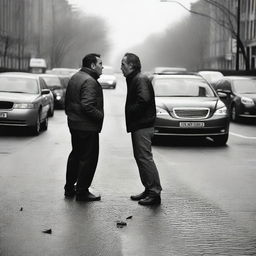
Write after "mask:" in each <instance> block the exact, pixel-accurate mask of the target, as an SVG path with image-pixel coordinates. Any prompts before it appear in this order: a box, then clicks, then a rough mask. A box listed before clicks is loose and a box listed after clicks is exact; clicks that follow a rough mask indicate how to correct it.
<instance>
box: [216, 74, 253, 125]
mask: <svg viewBox="0 0 256 256" xmlns="http://www.w3.org/2000/svg"><path fill="white" fill-rule="evenodd" d="M215 89H216V90H217V91H218V92H224V93H227V94H228V95H229V97H227V98H225V99H223V101H224V103H225V104H226V106H227V107H228V109H229V111H230V116H231V119H232V120H233V121H238V120H239V119H240V118H256V77H249V76H248V77H244V76H242V77H240V76H225V77H223V78H222V79H221V80H220V81H219V82H218V83H217V84H216V86H215Z"/></svg>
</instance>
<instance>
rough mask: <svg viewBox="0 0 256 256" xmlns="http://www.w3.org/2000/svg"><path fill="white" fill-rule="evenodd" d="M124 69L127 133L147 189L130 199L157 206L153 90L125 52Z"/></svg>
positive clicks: (136, 59)
mask: <svg viewBox="0 0 256 256" xmlns="http://www.w3.org/2000/svg"><path fill="white" fill-rule="evenodd" d="M121 70H122V72H123V75H124V76H125V77H126V83H127V97H126V104H125V118H126V128H127V132H131V139H132V146H133V154H134V158H135V160H136V163H137V166H138V169H139V173H140V178H141V182H142V184H143V186H144V187H145V190H144V191H143V192H142V193H141V194H139V195H134V196H131V199H132V200H135V201H138V202H139V204H141V205H157V204H160V203H161V196H160V193H161V190H162V187H161V184H160V178H159V174H158V170H157V167H156V165H155V163H154V160H153V155H152V152H151V140H152V137H153V134H154V122H155V118H156V106H155V95H154V90H153V87H152V84H151V81H150V80H149V78H148V77H147V76H145V75H143V74H141V63H140V59H139V57H138V56H137V55H135V54H133V53H126V54H125V55H124V57H123V59H122V64H121Z"/></svg>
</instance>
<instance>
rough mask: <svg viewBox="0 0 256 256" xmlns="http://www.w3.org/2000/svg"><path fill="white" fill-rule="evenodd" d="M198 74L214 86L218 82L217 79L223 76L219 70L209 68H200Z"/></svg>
mask: <svg viewBox="0 0 256 256" xmlns="http://www.w3.org/2000/svg"><path fill="white" fill-rule="evenodd" d="M198 74H199V75H200V76H202V77H203V78H204V79H205V80H206V81H207V82H208V83H209V84H211V85H212V86H214V85H215V84H216V83H217V82H218V80H220V79H221V78H222V77H223V74H222V73H221V72H219V71H211V70H209V71H207V70H202V71H199V72H198Z"/></svg>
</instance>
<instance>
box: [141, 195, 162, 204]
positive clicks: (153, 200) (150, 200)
mask: <svg viewBox="0 0 256 256" xmlns="http://www.w3.org/2000/svg"><path fill="white" fill-rule="evenodd" d="M139 204H140V205H159V204H161V197H160V196H150V195H149V196H147V197H145V198H143V199H141V200H139Z"/></svg>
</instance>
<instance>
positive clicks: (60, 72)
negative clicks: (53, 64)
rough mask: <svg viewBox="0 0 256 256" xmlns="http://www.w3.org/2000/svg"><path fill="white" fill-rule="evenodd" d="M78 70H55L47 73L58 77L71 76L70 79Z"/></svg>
mask: <svg viewBox="0 0 256 256" xmlns="http://www.w3.org/2000/svg"><path fill="white" fill-rule="evenodd" d="M78 70H79V69H75V68H53V69H50V70H47V71H46V73H47V74H54V75H58V76H69V77H71V76H72V75H74V74H75V73H76V72H77V71H78Z"/></svg>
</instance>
